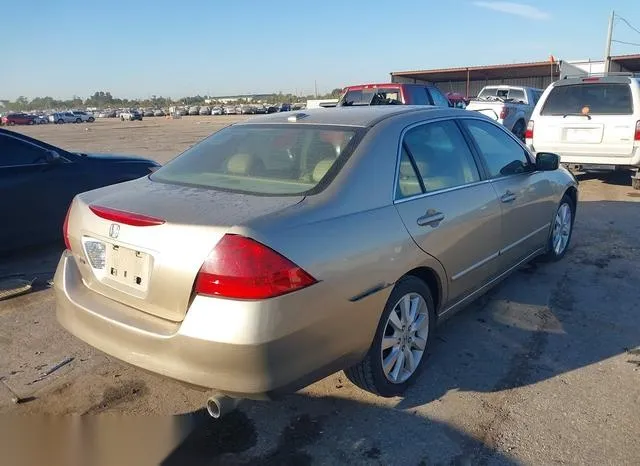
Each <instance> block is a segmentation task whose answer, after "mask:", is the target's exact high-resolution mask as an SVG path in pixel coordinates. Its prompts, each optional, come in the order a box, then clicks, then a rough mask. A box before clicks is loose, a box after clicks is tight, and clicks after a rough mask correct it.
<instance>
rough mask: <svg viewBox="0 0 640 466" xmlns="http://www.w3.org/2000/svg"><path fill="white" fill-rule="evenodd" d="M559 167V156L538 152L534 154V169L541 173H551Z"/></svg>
mask: <svg viewBox="0 0 640 466" xmlns="http://www.w3.org/2000/svg"><path fill="white" fill-rule="evenodd" d="M559 167H560V156H559V155H558V154H552V153H551V152H538V153H537V154H536V168H537V169H538V170H541V171H545V172H551V171H554V170H557V169H558V168H559Z"/></svg>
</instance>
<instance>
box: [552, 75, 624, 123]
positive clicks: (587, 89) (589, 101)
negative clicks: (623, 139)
mask: <svg viewBox="0 0 640 466" xmlns="http://www.w3.org/2000/svg"><path fill="white" fill-rule="evenodd" d="M540 114H541V115H576V114H577V115H582V114H589V115H631V114H633V101H632V98H631V87H630V86H629V85H628V84H617V83H615V84H614V83H590V84H575V85H569V86H555V87H554V88H553V89H551V92H550V93H549V96H548V97H547V100H546V102H545V103H544V106H543V107H542V110H541V111H540Z"/></svg>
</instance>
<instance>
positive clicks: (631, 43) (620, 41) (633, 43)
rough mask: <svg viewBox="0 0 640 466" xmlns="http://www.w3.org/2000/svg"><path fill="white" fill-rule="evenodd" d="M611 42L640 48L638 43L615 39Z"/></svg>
mask: <svg viewBox="0 0 640 466" xmlns="http://www.w3.org/2000/svg"><path fill="white" fill-rule="evenodd" d="M611 42H616V43H618V44H624V45H635V46H636V47H640V44H638V43H636V42H625V41H622V40H615V39H611Z"/></svg>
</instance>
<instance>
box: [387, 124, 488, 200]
mask: <svg viewBox="0 0 640 466" xmlns="http://www.w3.org/2000/svg"><path fill="white" fill-rule="evenodd" d="M402 147H403V154H402V158H401V160H400V171H399V177H398V184H399V186H398V190H397V191H398V193H399V194H400V197H407V196H410V195H413V194H416V191H417V189H418V187H420V189H422V187H424V190H425V192H431V191H438V190H441V189H447V188H453V187H457V186H462V185H465V184H468V183H473V182H474V181H479V180H480V174H479V172H478V167H477V166H476V163H475V160H474V158H473V155H472V154H471V150H470V149H469V146H468V145H467V142H466V141H465V139H464V137H463V136H462V133H461V132H460V130H459V129H458V126H457V125H456V123H455V122H454V121H452V120H445V121H437V122H433V123H427V124H424V125H421V126H417V127H415V128H412V129H411V130H409V131H407V133H406V134H405V136H404V139H403V141H402ZM414 167H415V169H414ZM416 169H417V173H415V170H416ZM416 177H419V179H420V181H421V182H422V183H421V185H420V183H419V182H418V183H417V182H416V181H417V180H416ZM418 193H419V192H418Z"/></svg>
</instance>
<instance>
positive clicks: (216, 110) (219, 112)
mask: <svg viewBox="0 0 640 466" xmlns="http://www.w3.org/2000/svg"><path fill="white" fill-rule="evenodd" d="M222 113H223V111H222V107H213V108H212V109H211V114H212V115H222Z"/></svg>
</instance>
